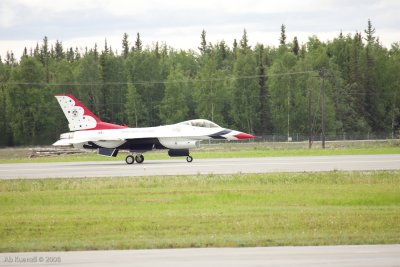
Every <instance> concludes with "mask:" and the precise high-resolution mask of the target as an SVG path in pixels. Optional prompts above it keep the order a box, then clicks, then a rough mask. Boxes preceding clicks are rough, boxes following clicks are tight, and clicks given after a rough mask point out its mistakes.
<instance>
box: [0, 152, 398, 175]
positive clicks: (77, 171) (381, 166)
mask: <svg viewBox="0 0 400 267" xmlns="http://www.w3.org/2000/svg"><path fill="white" fill-rule="evenodd" d="M399 169H400V155H397V154H395V155H356V156H309V157H269V158H223V159H194V160H193V162H191V163H188V162H186V160H185V159H184V158H181V159H178V160H148V161H146V160H145V162H144V163H142V164H137V163H135V164H132V165H128V164H126V163H125V162H124V161H123V162H122V161H111V160H110V161H91V162H58V163H15V164H0V179H18V178H21V179H33V178H68V177H71V178H78V177H112V176H160V175H197V174H235V173H270V172H317V171H333V170H343V171H363V170H365V171H371V170H399Z"/></svg>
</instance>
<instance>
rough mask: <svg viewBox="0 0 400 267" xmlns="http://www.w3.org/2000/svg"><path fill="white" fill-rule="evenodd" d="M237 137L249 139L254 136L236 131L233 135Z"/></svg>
mask: <svg viewBox="0 0 400 267" xmlns="http://www.w3.org/2000/svg"><path fill="white" fill-rule="evenodd" d="M235 137H236V138H237V139H240V140H241V139H250V138H256V137H255V136H254V135H251V134H247V133H238V134H236V135H235Z"/></svg>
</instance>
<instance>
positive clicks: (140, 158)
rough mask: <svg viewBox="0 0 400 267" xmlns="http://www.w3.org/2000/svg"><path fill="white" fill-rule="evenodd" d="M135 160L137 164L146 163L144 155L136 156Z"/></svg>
mask: <svg viewBox="0 0 400 267" xmlns="http://www.w3.org/2000/svg"><path fill="white" fill-rule="evenodd" d="M135 160H136V162H137V163H143V161H144V156H143V155H141V154H140V155H136V157H135Z"/></svg>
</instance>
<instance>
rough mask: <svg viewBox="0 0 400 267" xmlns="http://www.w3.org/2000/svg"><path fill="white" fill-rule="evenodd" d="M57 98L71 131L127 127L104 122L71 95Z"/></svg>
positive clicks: (57, 96)
mask: <svg viewBox="0 0 400 267" xmlns="http://www.w3.org/2000/svg"><path fill="white" fill-rule="evenodd" d="M55 97H56V98H57V101H58V104H60V107H61V109H62V110H63V112H64V114H65V117H66V118H67V120H68V127H69V130H70V131H79V130H102V129H120V128H126V127H125V126H121V125H116V124H111V123H106V122H102V121H101V120H100V119H99V118H98V117H97V116H96V115H94V114H93V113H92V112H91V111H90V110H89V109H88V108H87V107H86V106H85V105H83V104H82V103H81V102H80V101H79V100H78V99H76V98H75V97H74V96H73V95H71V94H62V95H55Z"/></svg>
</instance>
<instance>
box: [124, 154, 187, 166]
mask: <svg viewBox="0 0 400 267" xmlns="http://www.w3.org/2000/svg"><path fill="white" fill-rule="evenodd" d="M135 161H136V163H143V161H144V156H143V155H142V154H137V155H136V156H133V155H128V156H126V158H125V162H126V164H133V163H135ZM186 161H187V162H189V163H190V162H192V161H193V157H192V156H187V157H186Z"/></svg>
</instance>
